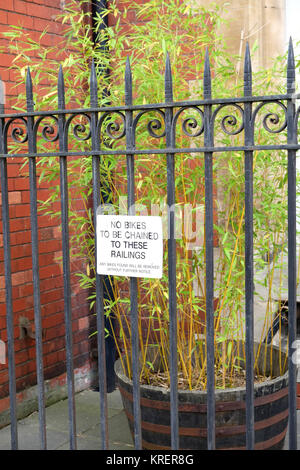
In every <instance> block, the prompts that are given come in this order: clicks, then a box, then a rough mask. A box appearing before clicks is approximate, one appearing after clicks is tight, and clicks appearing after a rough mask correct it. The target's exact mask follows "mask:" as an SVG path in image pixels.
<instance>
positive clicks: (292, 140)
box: [287, 38, 297, 450]
mask: <svg viewBox="0 0 300 470" xmlns="http://www.w3.org/2000/svg"><path fill="white" fill-rule="evenodd" d="M287 93H290V94H292V95H293V94H294V93H295V62H294V50H293V43H292V39H291V38H290V41H289V50H288V63H287ZM287 140H288V143H289V144H297V124H296V123H295V99H294V98H293V96H292V98H291V99H289V100H288V102H287ZM296 258H297V256H296V150H288V309H289V311H288V320H289V321H288V332H289V349H288V352H289V354H288V367H289V448H290V450H296V449H297V391H296V382H297V367H296V364H295V363H294V361H293V348H295V344H296V343H295V341H296V329H297V325H296V322H297V317H296V272H297V266H296Z"/></svg>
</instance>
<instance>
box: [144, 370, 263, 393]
mask: <svg viewBox="0 0 300 470" xmlns="http://www.w3.org/2000/svg"><path fill="white" fill-rule="evenodd" d="M199 375H200V374H199V370H194V371H193V372H192V378H191V386H190V385H189V381H188V379H187V378H186V377H184V375H183V374H182V372H179V373H178V389H179V390H189V389H192V390H205V389H206V382H205V378H206V373H205V374H203V372H202V375H203V377H204V378H203V379H202V380H199ZM268 379H271V377H266V376H265V375H261V374H255V375H254V383H260V382H263V381H265V380H268ZM245 382H246V371H245V370H243V369H241V370H235V371H234V373H233V374H232V376H231V375H230V374H228V373H227V374H226V378H225V386H224V379H223V374H222V371H221V370H218V371H217V372H216V375H215V387H216V388H218V389H223V388H236V387H244V386H245ZM141 383H142V384H143V385H154V386H157V387H164V388H170V378H169V375H168V373H167V372H162V371H160V372H155V373H151V372H150V373H149V374H148V375H147V377H145V376H144V377H141Z"/></svg>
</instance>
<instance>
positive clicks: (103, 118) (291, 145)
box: [0, 41, 300, 449]
mask: <svg viewBox="0 0 300 470" xmlns="http://www.w3.org/2000/svg"><path fill="white" fill-rule="evenodd" d="M203 80H204V83H203V85H204V87H203V89H204V97H203V99H200V100H190V101H184V102H180V101H179V102H178V101H177V102H174V101H173V92H172V74H171V66H170V60H169V57H167V60H166V69H165V102H164V103H157V104H145V105H138V106H137V105H134V104H133V100H132V77H131V70H130V64H129V61H128V60H127V63H126V71H125V105H124V106H117V107H116V106H115V107H98V91H97V79H96V72H95V66H94V64H92V67H91V76H90V96H91V101H90V103H91V107H90V108H88V109H66V108H65V99H64V80H63V73H62V69H60V71H59V78H58V109H57V110H51V111H41V112H38V111H34V105H33V94H32V84H31V77H30V71H28V74H27V80H26V93H27V112H25V113H15V114H6V113H5V112H4V109H2V111H1V114H0V171H1V191H2V218H3V245H4V263H5V288H6V311H7V332H8V365H9V393H10V405H11V436H12V441H11V442H12V448H13V449H16V448H18V438H17V435H18V433H17V413H16V377H15V357H14V328H13V305H12V283H11V258H10V225H9V205H8V187H7V161H8V160H9V159H10V158H12V157H26V158H28V159H29V176H30V210H31V228H32V259H33V285H34V312H35V328H36V357H37V381H38V390H39V392H38V393H39V417H40V445H41V448H42V449H45V448H46V433H45V429H46V428H45V399H44V388H43V387H44V386H43V382H44V377H43V356H42V329H41V301H40V288H39V265H38V226H37V188H36V158H37V157H43V156H47V157H49V158H51V157H59V159H60V189H61V225H62V241H63V277H64V302H65V325H66V353H67V356H66V357H67V379H68V397H69V428H70V448H71V449H75V448H76V416H75V405H74V371H73V354H72V319H71V302H70V296H71V292H70V254H69V231H68V182H67V171H68V170H67V158H68V157H72V156H80V157H82V158H86V157H89V156H91V157H92V172H93V178H92V179H93V202H94V207H98V206H99V204H100V191H101V186H100V167H99V156H105V155H116V156H118V155H120V156H121V155H123V156H124V155H125V156H126V161H127V183H128V185H127V193H128V207H129V208H133V207H134V202H135V184H134V180H135V169H134V161H135V156H136V155H138V154H139V155H143V154H154V155H155V154H166V155H167V203H168V206H169V207H170V208H171V207H174V204H175V176H174V161H175V156H176V154H179V153H193V154H195V153H198V154H200V153H202V154H204V162H205V234H206V236H205V244H206V245H205V249H206V276H205V279H206V281H205V282H206V318H207V329H206V331H207V333H206V334H207V342H206V344H207V390H208V394H207V396H208V401H207V416H208V418H207V443H208V449H214V448H215V392H214V390H215V383H214V380H215V377H214V356H215V350H214V251H213V248H214V234H213V229H214V226H213V198H214V196H213V154H215V153H219V152H229V151H242V152H244V160H245V312H246V445H247V448H248V449H253V448H254V393H253V390H254V383H253V380H254V379H253V367H254V357H253V341H254V333H253V331H254V320H253V295H254V287H253V152H254V151H257V150H286V151H287V154H288V250H289V257H288V287H289V293H288V309H289V315H288V319H289V447H290V449H296V448H297V423H296V370H297V369H296V364H295V363H294V362H295V361H293V360H292V351H293V343H294V341H295V340H296V152H297V150H298V149H299V148H300V145H299V144H298V142H297V122H298V117H299V111H300V108H296V104H295V103H296V100H297V99H298V98H300V95H297V94H295V65H294V57H293V46H292V42H291V41H290V44H289V54H288V66H287V90H286V94H280V95H271V96H253V95H252V72H251V59H250V52H249V48H248V46H247V49H246V55H245V64H244V96H243V97H238V98H226V99H219V98H217V99H215V98H212V94H211V72H210V65H209V56H208V53H206V58H205V68H204V79H203ZM268 103H276V104H277V105H278V106H279V107H280V109H281V110H282V111H283V113H284V115H285V119H284V123H283V124H282V126H281V127H280V129H279V130H277V131H276V132H277V133H279V132H282V131H286V132H287V141H286V142H283V141H281V142H280V143H279V144H270V145H262V144H256V143H255V142H254V127H255V120H256V116H257V114H258V112H259V111H260V110H261V109H262V108H263V106H264V105H266V104H268ZM228 105H231V106H233V107H235V109H236V110H238V112H239V113H240V115H241V125H240V127H239V129H238V131H235V134H237V133H242V132H244V142H243V144H241V145H232V146H217V145H214V125H215V121H216V117H217V115H218V114H219V112H220V111H221V110H222V109H223V108H225V107H226V106H228ZM187 109H192V110H194V111H195V112H196V113H198V115H199V116H200V118H201V120H202V126H200V130H198V133H197V136H199V135H201V134H202V135H203V136H204V144H203V146H193V147H190V148H181V147H177V146H176V132H175V129H176V125H177V122H178V119H179V116H180V115H181V113H182V112H183V111H184V110H187ZM152 111H155V112H158V113H159V115H160V117H161V119H162V121H163V123H164V129H165V131H164V132H163V133H161V134H160V135H159V134H157V133H156V132H155V126H152V124H153V123H152V124H151V123H150V124H149V126H148V131H149V134H150V135H151V136H153V137H159V138H162V137H164V138H165V146H164V147H162V146H158V147H157V148H151V149H149V148H142V149H137V148H136V145H135V143H136V131H137V125H138V123H139V120H140V119H141V117H142V116H143V115H144V114H145V113H148V112H152ZM114 114H116V115H117V117H118V119H120V120H121V122H122V125H123V131H122V132H120V133H119V134H118V135H117V137H116V135H114V134H113V133H112V132H111V130H112V128H111V124H107V118H108V117H111V116H113V115H114ZM78 116H84V117H85V119H87V120H88V125H89V126H88V127H89V130H88V134H87V135H86V137H85V140H86V141H88V140H89V141H90V142H91V148H90V150H86V151H85V152H84V153H83V152H82V150H74V149H70V148H69V142H68V133H69V131H70V127H71V123H72V121H73V119H75V118H76V117H78ZM45 118H51V119H53V120H54V122H55V125H56V133H55V132H54V133H53V132H52V131H51V132H50V133H49V125H48V124H47V125H46V126H44V127H43V120H44V119H45ZM267 118H268V116H266V118H265V119H264V127H265V129H267V130H268V131H269V132H270V133H271V132H272V130H271V129H270V128H269V127H268V123H267ZM20 122H21V123H22V124H23V127H25V132H24V129H23V130H20V129H19V128H18V123H20ZM224 122H225V121H224V120H223V122H222V126H223V130H225V132H227V133H229V134H230V132H228V131H227V129H226V127H225V124H224ZM16 126H17V127H16ZM41 126H42V131H41V132H40V134H39V135H38V128H39V129H40V130H41ZM182 129H183V132H185V134H186V135H187V136H189V137H193V136H194V135H195V134H193V133H192V131H191V130H190V129H187V127H186V125H183V127H182ZM156 130H157V128H156ZM104 134H106V135H107V136H108V137H110V138H111V139H115V140H120V139H121V138H124V137H125V141H126V145H125V147H122V146H119V147H118V148H107V147H105V146H103V144H102V142H103V139H102V137H101V136H103V135H104ZM231 135H233V133H232V134H231ZM74 136H75V138H77V137H78V135H77V132H76V131H74ZM10 138H11V139H13V140H14V141H15V143H16V142H21V143H22V145H24V144H25V143H26V142H27V143H28V150H27V151H25V152H24V151H23V150H22V149H20V150H18V149H17V150H16V149H14V151H13V152H9V151H8V140H9V139H10ZM39 139H43V140H44V141H46V142H47V141H49V142H50V141H51V142H56V141H57V142H58V148H57V149H54V150H53V149H52V150H49V151H46V152H45V151H43V152H39V151H38V150H37V148H38V140H39ZM131 210H132V209H131ZM131 215H134V214H133V213H131ZM94 216H95V217H96V211H95V215H94ZM94 222H95V225H96V218H95V219H94ZM95 243H96V241H95ZM95 251H96V253H95V256H96V257H97V246H96V247H95ZM168 276H169V318H170V332H169V334H170V359H171V360H170V378H171V383H170V396H171V406H170V410H171V445H172V449H178V446H179V423H178V394H177V321H176V311H177V305H176V240H175V215H174V211H170V224H169V237H168ZM130 305H131V310H130V315H131V329H132V330H131V334H132V367H133V390H134V392H133V395H134V398H133V405H134V408H133V410H134V444H135V448H136V449H140V448H141V442H142V438H141V412H140V390H139V374H138V371H139V369H138V367H139V365H138V362H139V361H138V356H139V338H138V300H137V279H136V278H131V279H130ZM96 312H97V330H98V336H97V337H98V352H99V354H98V357H99V358H101V360H99V399H100V413H101V436H102V448H103V449H106V448H107V446H108V426H107V398H106V371H105V335H104V306H103V278H102V276H101V275H99V274H97V275H96Z"/></svg>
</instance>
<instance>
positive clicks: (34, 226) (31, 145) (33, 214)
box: [26, 67, 47, 450]
mask: <svg viewBox="0 0 300 470" xmlns="http://www.w3.org/2000/svg"><path fill="white" fill-rule="evenodd" d="M26 101H27V111H28V112H32V111H34V102H33V92H32V80H31V75H30V69H29V67H28V70H27V76H26ZM33 127H34V118H33V117H32V116H28V118H27V133H28V134H27V135H28V151H29V153H31V154H32V153H36V133H34V130H33ZM28 165H29V184H30V219H31V251H32V279H33V296H34V323H35V347H36V369H37V383H38V406H39V427H40V448H41V449H43V450H45V449H46V448H47V440H46V417H45V392H44V369H43V341H42V320H41V299H40V275H39V252H38V219H37V184H36V158H35V157H30V158H29V162H28Z"/></svg>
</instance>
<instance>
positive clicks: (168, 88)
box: [165, 52, 173, 103]
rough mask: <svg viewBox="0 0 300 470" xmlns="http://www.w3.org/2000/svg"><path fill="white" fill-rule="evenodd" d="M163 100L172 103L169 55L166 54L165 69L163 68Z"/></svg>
mask: <svg viewBox="0 0 300 470" xmlns="http://www.w3.org/2000/svg"><path fill="white" fill-rule="evenodd" d="M165 100H166V103H170V102H172V101H173V84H172V70H171V61H170V55H169V53H168V52H167V57H166V68H165Z"/></svg>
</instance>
